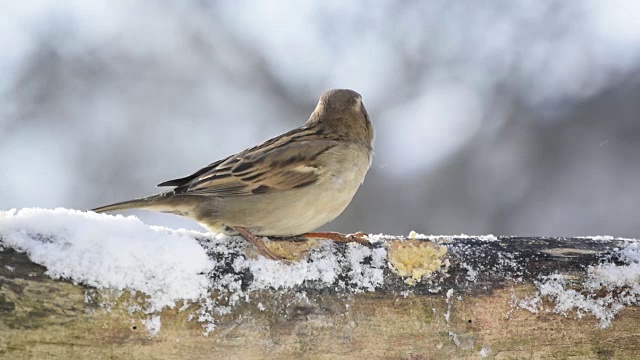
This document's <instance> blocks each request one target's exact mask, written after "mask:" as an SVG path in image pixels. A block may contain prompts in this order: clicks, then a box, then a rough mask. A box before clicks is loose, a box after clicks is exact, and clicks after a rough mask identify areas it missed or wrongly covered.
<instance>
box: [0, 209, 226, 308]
mask: <svg viewBox="0 0 640 360" xmlns="http://www.w3.org/2000/svg"><path fill="white" fill-rule="evenodd" d="M0 234H1V235H2V244H3V245H4V246H8V247H12V248H14V249H16V250H18V251H23V252H26V253H27V255H29V258H30V259H31V260H32V261H33V262H35V263H38V264H40V265H43V266H45V267H46V268H47V272H46V273H47V275H48V276H50V277H52V278H54V279H58V278H64V279H69V280H71V281H73V282H74V283H81V284H85V285H89V286H93V287H96V288H99V289H103V288H107V289H115V290H125V289H130V290H135V291H139V292H141V293H143V294H146V295H148V296H149V308H148V309H147V310H148V311H150V312H153V311H158V310H160V309H162V308H163V307H167V306H168V307H173V306H175V304H176V301H177V300H179V299H181V300H197V299H200V298H202V297H204V296H206V294H207V292H206V289H207V285H208V282H209V280H208V278H207V272H209V271H210V270H211V269H212V268H213V263H212V261H211V260H210V259H209V257H208V256H207V253H206V252H205V251H204V249H203V248H202V247H201V246H200V245H199V244H198V242H197V241H196V240H195V239H194V235H196V234H195V232H191V231H185V230H170V229H167V228H162V227H149V226H147V225H145V224H143V223H142V222H141V221H140V220H138V219H136V218H135V217H132V216H129V217H123V216H120V215H118V216H110V215H102V214H96V213H88V212H81V211H75V210H66V209H55V210H45V209H22V210H19V211H16V210H10V211H3V212H0Z"/></svg>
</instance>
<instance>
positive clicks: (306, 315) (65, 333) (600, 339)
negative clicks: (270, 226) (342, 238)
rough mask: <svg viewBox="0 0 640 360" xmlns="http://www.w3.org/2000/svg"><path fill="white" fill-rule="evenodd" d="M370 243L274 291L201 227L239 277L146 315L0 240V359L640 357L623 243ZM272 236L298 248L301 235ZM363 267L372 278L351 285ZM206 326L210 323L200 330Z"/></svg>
mask: <svg viewBox="0 0 640 360" xmlns="http://www.w3.org/2000/svg"><path fill="white" fill-rule="evenodd" d="M1 236H2V235H1V234H0V243H1V241H2V238H1ZM32 236H42V237H46V234H36V235H32ZM379 240H380V241H378V242H377V243H376V244H374V249H373V250H366V251H362V252H361V254H364V257H363V258H361V259H359V260H358V261H357V262H354V261H353V258H352V257H350V256H353V254H352V252H353V250H354V249H361V245H355V246H354V245H345V244H334V245H332V246H326V245H325V246H322V247H320V248H315V249H313V250H311V255H309V254H307V255H303V256H308V259H310V260H305V261H307V262H313V261H319V260H318V259H322V255H323V254H324V253H326V252H331V253H332V256H334V258H335V259H338V260H337V262H335V263H334V265H335V266H337V267H338V271H337V274H338V275H337V276H336V277H335V279H333V280H332V282H331V283H327V282H322V281H303V282H301V283H299V284H298V285H296V286H293V287H284V288H280V289H273V288H269V287H268V286H255V285H256V283H257V282H258V281H260V279H258V277H257V275H256V274H254V273H252V271H251V268H248V267H238V265H237V264H238V262H237V261H238V259H240V260H242V259H244V258H245V254H244V252H243V251H242V249H243V246H241V243H240V242H233V241H230V245H229V247H228V248H226V249H225V251H223V252H221V251H220V249H221V248H220V247H212V246H210V244H209V243H210V241H211V239H209V238H207V237H200V238H199V241H200V242H201V243H202V244H203V246H204V247H205V248H207V249H208V251H209V256H210V257H211V258H213V259H216V264H217V265H216V267H215V269H214V270H213V271H212V272H211V273H210V274H209V276H210V277H212V278H214V280H215V281H214V283H215V282H216V281H218V282H220V283H222V282H223V279H226V278H229V277H233V278H234V279H238V280H237V281H235V282H234V283H233V284H235V285H237V287H236V288H234V289H230V288H224V287H222V288H217V289H212V291H211V293H210V299H211V302H210V303H207V302H206V301H205V302H204V303H203V302H199V303H197V302H192V303H189V304H185V305H184V306H182V307H180V306H177V307H175V308H165V309H164V310H162V311H161V312H157V313H150V314H145V313H144V311H137V310H139V309H142V308H144V304H145V301H146V300H147V299H146V297H145V296H144V295H143V294H140V293H132V292H128V291H120V292H114V291H111V290H109V289H95V288H92V287H88V286H85V285H82V284H73V283H71V282H69V281H67V280H53V279H51V278H50V277H49V276H47V275H46V268H44V267H43V266H40V265H38V264H35V263H33V262H32V261H31V260H30V259H29V257H28V256H27V255H26V254H24V253H21V252H17V251H15V250H13V249H11V248H8V247H4V248H3V249H2V251H0V358H2V359H31V358H33V359H49V358H51V359H55V358H61V359H87V358H93V359H103V358H105V359H227V358H284V359H287V358H296V359H298V358H320V359H322V358H326V359H340V358H344V359H347V358H349V359H350V358H374V359H375V358H391V359H395V358H398V359H446V358H479V357H481V356H487V357H490V358H497V359H506V358H594V359H595V358H598V359H608V358H629V359H636V358H640V334H639V332H638V324H640V309H639V308H638V301H639V300H640V296H639V295H638V292H639V291H640V285H639V281H640V280H639V279H638V273H637V271H638V269H637V266H638V264H637V258H633V256H631V255H633V254H634V252H633V251H636V252H637V249H638V247H637V245H638V244H637V243H636V242H635V241H630V240H622V239H613V238H533V237H484V238H478V237H430V238H424V239H406V238H401V237H386V238H380V239H379ZM239 244H240V245H239ZM271 246H273V247H275V248H278V247H281V248H284V250H283V249H280V250H281V251H285V252H286V251H290V252H296V251H292V250H291V249H288V250H287V249H286V248H287V247H293V248H294V249H298V250H297V251H298V252H300V251H301V250H300V249H302V250H304V251H302V252H304V253H305V254H306V253H307V252H308V251H309V249H308V247H306V246H305V245H304V244H301V243H291V242H272V243H271ZM367 254H368V255H367ZM374 254H378V255H380V254H382V258H380V257H379V256H377V255H374ZM629 254H631V255H629ZM314 256H315V257H314ZM305 259H307V258H306V257H305ZM314 259H316V260H314ZM380 259H382V263H378V262H380V261H381V260H380ZM234 264H235V265H234ZM294 264H295V261H294ZM278 266H285V267H286V266H290V265H278ZM376 270H379V272H378V273H375V274H373V275H372V273H371V271H376ZM367 271H369V273H367ZM354 274H355V275H354ZM362 274H369V280H370V281H371V279H375V276H376V274H378V275H380V276H381V278H380V279H379V281H377V282H376V281H373V283H372V284H368V285H370V286H368V285H367V284H364V285H363V284H362V283H358V284H355V282H354V278H357V277H358V276H361V275H362ZM616 274H618V275H619V276H616ZM624 274H630V275H631V277H630V278H625V277H624V276H623V275H624ZM634 274H635V275H634ZM261 276H264V274H263V275H261ZM634 276H635V278H634ZM616 281H617V282H616ZM234 296H235V298H234ZM238 297H239V298H238ZM136 309H137V310H136ZM198 320H200V321H198ZM203 324H204V325H205V328H203ZM207 324H208V325H212V324H213V325H215V329H213V330H212V331H211V332H209V333H208V334H206V335H205V334H204V333H205V332H206V331H205V330H206V325H207Z"/></svg>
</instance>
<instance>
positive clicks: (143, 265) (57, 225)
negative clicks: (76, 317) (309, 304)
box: [0, 208, 386, 335]
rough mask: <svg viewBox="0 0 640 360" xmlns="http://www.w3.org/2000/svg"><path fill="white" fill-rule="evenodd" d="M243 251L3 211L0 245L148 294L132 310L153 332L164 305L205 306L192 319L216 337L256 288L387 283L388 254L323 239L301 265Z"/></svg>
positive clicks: (57, 274) (167, 233)
mask: <svg viewBox="0 0 640 360" xmlns="http://www.w3.org/2000/svg"><path fill="white" fill-rule="evenodd" d="M42 234H47V235H46V236H43V235H42ZM245 245H246V242H245V241H243V240H241V239H238V238H234V237H227V236H224V235H220V234H218V235H215V234H203V233H199V232H196V231H186V230H172V229H168V228H164V227H157V226H147V225H145V224H143V223H142V222H141V221H140V220H138V219H137V218H136V217H133V216H129V217H123V216H120V215H117V216H111V215H104V214H96V213H92V212H82V211H75V210H67V209H61V208H59V209H55V210H47V209H22V210H10V211H3V212H0V247H2V246H4V247H10V248H13V249H15V250H17V251H21V252H25V253H27V255H28V256H29V258H30V259H31V260H32V261H33V262H35V263H37V264H40V265H43V266H44V267H46V268H47V271H46V274H47V275H48V276H50V277H52V278H54V279H58V278H63V279H68V280H71V281H72V282H74V283H76V284H84V285H89V286H92V287H95V288H98V289H109V290H112V291H116V292H117V291H124V290H130V291H135V292H139V293H141V294H143V295H144V297H145V299H144V300H145V301H142V302H135V301H132V302H131V304H130V305H129V310H130V312H131V313H134V312H137V311H141V312H143V313H145V314H149V315H150V316H149V317H148V318H147V319H146V320H142V324H143V325H144V326H145V327H146V328H147V329H148V331H149V334H150V335H155V334H157V333H158V331H159V329H160V327H161V322H160V318H159V317H157V316H155V315H154V314H155V313H157V312H159V311H161V310H162V309H163V308H165V307H170V308H172V307H175V306H176V305H179V304H182V307H181V309H186V308H187V307H188V306H187V305H189V304H193V303H197V304H199V305H200V306H199V310H198V311H197V312H196V313H195V314H193V317H196V318H197V319H198V320H199V321H201V322H203V326H204V327H205V330H206V331H211V330H213V329H214V328H215V318H216V316H219V315H224V314H227V313H229V312H230V311H231V310H232V309H233V307H235V306H237V305H239V304H240V303H241V302H249V301H250V300H251V294H252V293H253V292H255V291H259V290H266V289H270V290H273V289H276V290H279V289H288V288H292V287H298V288H301V289H304V288H305V287H309V288H316V289H317V288H329V287H330V288H332V289H342V290H345V291H347V292H350V293H354V292H363V291H374V290H375V289H376V287H379V286H381V285H382V283H383V273H384V268H385V266H386V261H385V259H386V249H384V248H377V249H369V248H366V247H363V246H348V247H347V248H346V250H343V251H336V250H335V248H334V247H333V246H332V244H330V243H328V242H327V243H324V244H322V245H321V246H320V248H319V249H314V250H312V251H311V253H310V254H309V255H308V256H307V257H306V258H305V259H303V260H301V261H298V262H292V263H290V264H285V263H281V262H277V261H271V260H266V259H264V258H259V259H247V258H245V257H244V256H242V255H241V253H243V250H244V246H245ZM93 295H95V294H93ZM93 295H92V294H89V295H87V296H86V298H87V301H91V300H92V299H95V298H96V297H95V296H93ZM101 305H102V307H103V308H105V309H107V310H108V308H109V306H111V304H101ZM261 305H262V304H261ZM262 307H263V308H264V305H262Z"/></svg>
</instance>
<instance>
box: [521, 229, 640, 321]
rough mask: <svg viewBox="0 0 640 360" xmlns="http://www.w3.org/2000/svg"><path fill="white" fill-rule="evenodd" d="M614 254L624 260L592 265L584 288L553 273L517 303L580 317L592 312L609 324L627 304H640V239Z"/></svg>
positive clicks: (584, 282)
mask: <svg viewBox="0 0 640 360" xmlns="http://www.w3.org/2000/svg"><path fill="white" fill-rule="evenodd" d="M596 240H601V239H596ZM625 240H629V239H625ZM615 255H616V256H617V258H618V260H619V261H622V262H623V264H615V263H613V262H610V261H609V262H603V263H601V264H599V265H597V266H590V267H589V268H588V270H587V276H586V278H585V279H584V280H583V282H582V284H581V286H580V288H581V289H582V290H581V291H576V290H574V289H572V287H575V284H573V283H572V282H571V281H570V279H569V278H568V277H567V276H564V275H557V274H556V275H551V276H548V277H546V278H543V279H541V281H539V282H537V283H536V287H537V292H536V294H534V295H533V296H530V297H528V298H525V299H522V300H519V301H518V302H517V305H518V306H519V307H521V308H523V309H526V310H529V311H531V312H532V313H538V312H541V311H547V312H554V313H559V314H562V315H564V316H569V315H570V314H574V316H575V317H576V318H578V319H582V318H583V317H584V316H585V315H592V316H594V317H595V318H596V319H597V320H598V321H599V325H600V327H601V328H606V327H609V326H610V325H611V321H612V320H613V319H614V318H615V316H616V315H617V314H618V313H619V312H620V311H621V310H622V309H623V308H624V307H625V306H628V305H636V306H637V305H640V246H639V243H638V242H637V241H636V242H629V243H628V244H627V245H626V246H625V247H623V248H622V249H618V250H617V253H616V254H615ZM603 289H604V290H606V291H604V292H603V291H602V290H603ZM601 294H604V295H601ZM543 300H547V301H550V302H551V305H550V306H545V304H544V301H543Z"/></svg>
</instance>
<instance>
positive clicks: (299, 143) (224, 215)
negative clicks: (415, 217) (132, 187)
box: [92, 89, 374, 260]
mask: <svg viewBox="0 0 640 360" xmlns="http://www.w3.org/2000/svg"><path fill="white" fill-rule="evenodd" d="M373 140H374V130H373V126H372V123H371V120H370V118H369V114H368V113H367V110H366V109H365V107H364V104H363V102H362V96H361V95H360V94H359V93H357V92H356V91H353V90H350V89H333V90H329V91H326V92H325V93H323V94H322V95H321V96H320V99H319V101H318V103H317V105H316V107H315V109H314V110H313V112H312V113H311V115H310V117H309V119H308V120H307V121H306V122H305V123H304V124H303V125H302V126H300V127H298V128H295V129H293V130H291V131H288V132H285V133H283V134H281V135H279V136H276V137H274V138H271V139H269V140H266V141H265V142H263V143H261V144H259V145H256V146H254V147H251V148H248V149H246V150H243V151H241V152H239V153H236V154H233V155H230V156H227V157H225V158H223V159H221V160H218V161H216V162H213V163H211V164H209V165H207V166H205V167H203V168H201V169H200V170H198V171H196V172H194V173H193V174H191V175H189V176H186V177H182V178H179V179H174V180H169V181H165V182H162V183H160V184H158V185H157V186H158V187H165V186H166V187H173V189H171V190H168V191H164V192H161V193H159V194H155V195H150V196H147V197H143V198H138V199H133V200H128V201H123V202H118V203H114V204H111V205H106V206H102V207H98V208H95V209H93V210H92V211H94V212H96V213H103V212H109V211H118V210H126V209H144V210H150V211H158V212H163V213H172V214H176V215H180V216H183V217H187V218H190V219H192V220H195V221H196V222H198V223H199V224H200V225H202V226H204V227H205V228H206V229H207V230H209V231H212V232H217V233H224V234H227V235H236V236H237V235H240V236H242V237H243V238H245V239H246V240H248V241H249V242H251V243H253V244H254V245H255V246H256V248H257V250H258V253H260V254H261V255H262V256H264V257H266V258H268V259H273V260H282V257H281V256H279V255H277V254H275V253H274V252H273V251H271V250H270V249H269V248H268V247H267V246H266V245H265V243H264V241H263V239H262V238H261V237H294V236H295V237H298V236H301V237H303V238H307V239H308V238H321V239H329V240H334V241H338V242H358V243H361V244H367V243H368V241H367V236H366V235H365V234H364V233H362V232H357V233H354V234H348V235H346V234H341V233H337V232H313V231H314V230H315V229H317V228H318V227H320V226H322V225H324V224H326V223H328V222H330V221H332V220H333V219H335V218H336V217H338V216H339V215H340V214H341V213H342V212H343V211H344V210H345V208H346V207H347V206H348V205H349V203H350V202H351V200H352V199H353V197H354V195H355V194H356V192H357V190H358V188H359V187H360V185H361V184H362V183H363V182H364V178H365V175H366V173H367V171H368V170H369V167H370V166H371V162H372V157H373Z"/></svg>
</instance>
